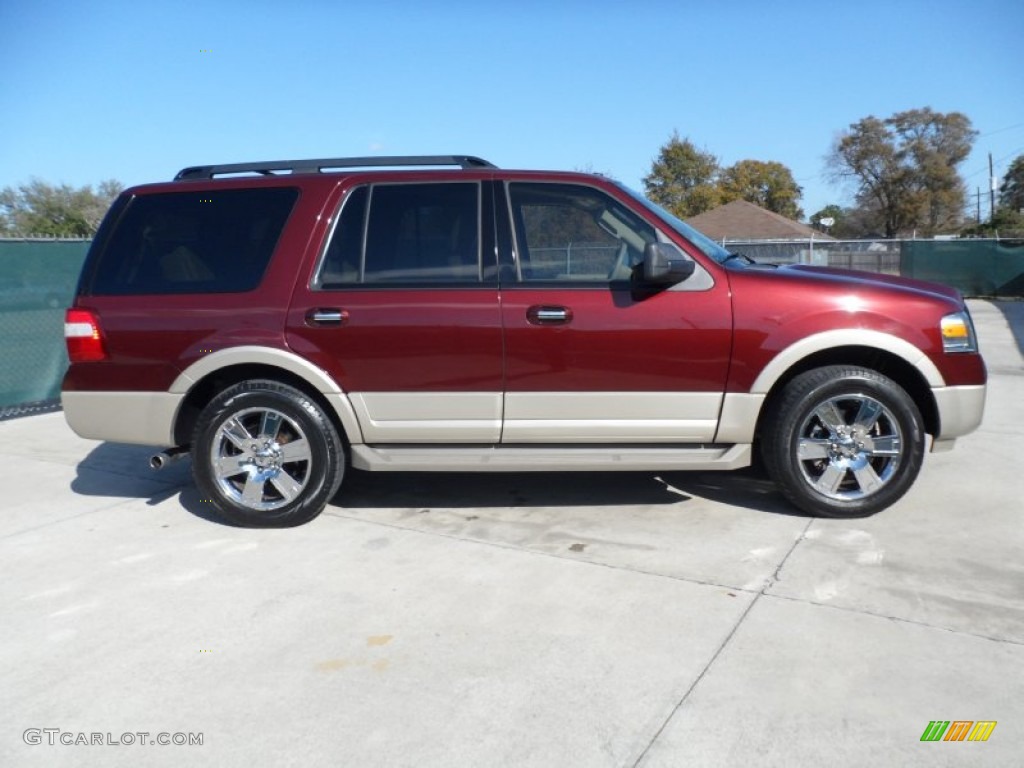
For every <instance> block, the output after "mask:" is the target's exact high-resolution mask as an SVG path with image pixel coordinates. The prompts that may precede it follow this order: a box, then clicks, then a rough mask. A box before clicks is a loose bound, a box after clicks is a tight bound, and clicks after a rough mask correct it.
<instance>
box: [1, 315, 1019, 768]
mask: <svg viewBox="0 0 1024 768" xmlns="http://www.w3.org/2000/svg"><path fill="white" fill-rule="evenodd" d="M971 306H972V312H973V313H974V317H975V321H976V323H977V326H978V330H979V335H980V337H981V341H982V345H983V351H984V353H985V355H986V359H987V361H988V363H989V368H990V371H991V374H992V375H991V381H990V384H991V386H990V395H989V402H988V406H987V409H986V415H985V420H984V423H983V425H982V428H981V429H980V430H979V431H978V432H976V433H975V434H973V435H971V436H969V437H967V438H964V439H962V440H961V441H960V442H959V443H958V444H957V446H956V448H955V449H954V450H953V451H952V452H950V453H943V454H934V455H931V454H930V455H928V456H927V457H926V460H925V466H924V469H923V471H922V473H921V477H920V479H919V480H918V482H917V484H916V486H915V487H914V488H913V489H912V490H911V492H910V493H909V494H908V495H907V496H906V497H905V498H904V499H903V500H902V501H900V502H899V503H898V504H897V505H896V506H894V507H892V508H890V509H889V510H886V511H885V512H882V513H881V514H879V515H877V516H875V517H872V518H869V519H866V520H854V521H835V520H819V519H814V518H808V517H804V516H803V515H802V514H800V513H798V512H796V511H795V510H793V509H792V508H791V507H789V506H788V505H787V504H786V503H785V502H784V501H783V500H782V498H781V497H780V496H779V495H778V494H777V493H776V492H775V490H774V488H773V487H772V486H771V484H770V483H767V482H766V481H764V480H763V479H761V478H759V477H758V476H757V475H756V474H754V473H751V472H738V473H692V474H684V473H676V474H663V475H654V474H644V473H637V474H622V475H619V474H606V475H587V474H552V475H548V474H543V475H500V474H499V475H476V474H467V475H458V474H448V475H411V474H410V475H393V474H374V475H371V474H364V473H352V475H351V476H350V477H349V478H347V480H346V484H345V485H344V487H343V489H342V491H341V493H340V494H339V497H338V498H337V499H336V500H335V503H334V504H333V505H332V506H330V507H328V509H327V511H326V512H325V513H324V514H323V515H322V516H321V517H320V518H318V519H317V520H315V521H314V522H312V523H311V524H309V525H306V526H303V527H300V528H297V529H291V530H283V531H254V530H245V529H239V528H233V527H230V526H227V525H224V524H223V523H221V522H220V521H219V520H217V519H216V518H215V517H214V516H213V515H212V514H211V512H210V510H209V509H208V508H206V507H205V505H204V503H203V502H202V501H201V500H200V499H199V498H198V494H197V493H196V491H195V489H194V488H193V487H192V485H191V481H190V478H189V474H188V469H189V468H188V463H187V460H186V461H183V462H180V463H178V464H177V465H174V466H172V468H171V469H170V470H168V471H166V472H165V473H160V474H154V473H152V472H150V470H149V469H148V467H147V466H146V464H145V457H146V456H147V455H148V451H146V450H143V449H137V448H132V447H124V446H114V445H109V444H97V443H93V442H89V441H84V440H80V439H78V438H77V437H75V436H74V435H73V434H72V433H71V432H70V431H69V430H68V429H67V427H66V426H65V425H64V422H63V416H62V415H61V414H50V415H43V416H34V417H30V418H25V419H19V420H14V421H9V422H3V423H0V466H3V467H4V472H5V475H6V476H7V477H8V483H7V484H6V486H7V487H6V491H7V493H6V503H5V504H4V507H3V509H2V511H0V563H2V569H3V571H2V573H3V579H2V580H0V616H2V619H0V765H4V766H8V765H11V766H22V765H25V766H37V765H38V766H81V765H104V766H136V765H142V764H144V765H157V766H162V765H167V766H171V765H173V766H179V765H210V766H255V767H257V768H262V767H263V766H281V765H295V766H321V765H322V766H417V767H423V766H445V767H446V768H447V767H449V766H474V767H476V766H558V767H561V766H587V767H589V766H624V767H627V766H637V765H639V766H644V767H645V768H650V767H653V766H683V765H685V766H735V765H758V766H790V765H792V766H802V765H821V764H826V763H827V764H829V765H830V766H863V765H869V764H879V765H887V766H902V765H906V766H912V765H925V764H927V765H940V766H956V765H985V766H1019V765H1020V764H1021V758H1020V755H1021V753H1022V744H1024V695H1022V694H1024V563H1022V557H1021V553H1022V552H1024V525H1022V513H1024V503H1022V501H1021V489H1022V483H1021V479H1020V469H1019V463H1018V461H1017V456H1019V455H1021V453H1022V452H1024V428H1022V426H1021V425H1022V424H1024V360H1022V358H1021V355H1020V353H1019V350H1018V349H1017V347H1016V344H1015V342H1014V339H1013V336H1012V334H1011V333H1010V330H1009V327H1008V325H1007V321H1006V319H1005V317H1004V314H1003V313H1001V312H1000V311H999V309H997V308H996V307H994V306H993V305H991V304H987V303H983V302H973V303H972V305H971ZM1007 316H1009V315H1007ZM932 720H950V721H955V720H994V721H997V722H998V725H997V726H996V728H995V730H994V731H993V732H992V735H991V737H990V738H989V740H988V741H987V742H983V743H971V742H960V743H950V742H937V743H923V742H921V741H920V738H921V735H922V733H923V731H924V730H925V728H926V726H927V725H928V723H929V721H932ZM28 729H40V733H39V736H38V740H39V741H41V742H42V743H40V744H26V743H25V741H26V737H25V732H26V730H28ZM41 729H56V730H55V731H54V730H51V731H49V732H45V731H42V730H41ZM139 732H146V733H147V736H145V737H139V736H137V735H133V736H130V739H127V740H131V741H133V742H135V743H132V744H123V743H122V744H118V745H111V744H102V745H101V744H94V745H86V744H81V743H79V744H78V745H75V744H70V745H64V744H61V743H60V740H61V734H64V739H65V740H69V741H79V742H81V741H82V740H83V738H82V735H84V740H85V741H87V742H88V741H90V740H91V739H92V738H93V736H92V735H93V734H99V736H100V740H101V741H104V742H107V741H125V740H126V739H125V737H124V735H125V734H138V733H139ZM161 733H167V734H169V737H174V735H175V734H186V736H187V734H202V744H201V745H197V744H193V745H188V744H183V745H175V744H169V745H166V746H162V745H158V744H157V745H151V744H149V742H150V741H156V740H157V737H158V735H159V734H161ZM51 734H52V736H51ZM50 738H53V739H54V740H55V742H56V743H54V744H53V745H51V744H49V743H48V741H49V739H50ZM27 740H28V741H33V740H35V732H34V731H30V732H29V734H28V737H27ZM140 742H141V743H140Z"/></svg>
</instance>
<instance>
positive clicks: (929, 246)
mask: <svg viewBox="0 0 1024 768" xmlns="http://www.w3.org/2000/svg"><path fill="white" fill-rule="evenodd" d="M900 274H902V275H904V276H906V277H913V278H916V279H918V280H932V281H934V282H936V283H945V284H946V285H952V286H953V287H954V288H958V289H959V290H960V292H961V293H962V294H964V295H965V296H1017V297H1019V296H1024V240H904V241H903V247H902V248H901V249H900Z"/></svg>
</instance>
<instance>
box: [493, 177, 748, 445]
mask: <svg viewBox="0 0 1024 768" xmlns="http://www.w3.org/2000/svg"><path fill="white" fill-rule="evenodd" d="M498 194H499V197H505V201H503V202H504V203H505V204H503V205H499V206H497V208H498V210H503V209H504V210H508V211H509V216H510V221H511V225H510V226H509V227H508V228H507V229H508V234H507V235H503V237H502V240H503V241H504V242H503V250H504V251H506V252H507V251H509V250H510V249H511V250H512V254H511V258H507V254H506V265H507V266H505V267H504V268H503V273H502V285H501V290H502V308H501V312H502V321H503V324H504V328H505V365H506V377H505V388H506V394H505V408H504V410H505V418H504V427H503V432H502V442H504V443H535V442H544V443H701V442H711V441H712V439H713V438H714V434H715V430H716V427H717V424H718V418H719V413H720V410H721V405H722V398H723V391H724V388H725V381H726V375H727V371H728V364H729V353H730V337H731V321H730V302H729V295H728V289H727V286H726V285H725V284H724V283H723V284H719V285H716V284H715V282H714V280H713V279H712V276H711V275H710V274H709V273H708V272H707V271H706V270H705V269H704V268H703V267H701V266H700V265H699V264H698V267H697V271H696V272H695V274H694V275H693V276H692V277H690V278H689V279H687V280H686V281H684V282H683V283H680V284H679V285H677V286H673V287H672V288H669V289H667V290H662V291H658V292H653V293H652V292H647V293H646V294H643V295H640V294H637V293H635V292H634V291H633V290H632V289H631V284H630V274H631V272H632V271H633V268H634V267H635V266H636V265H637V264H639V263H640V262H641V261H642V258H643V250H644V246H645V245H646V244H647V243H649V242H653V241H654V240H655V239H656V238H659V237H661V238H664V235H661V234H659V233H658V232H657V231H656V230H655V228H654V227H653V226H651V224H650V223H648V222H647V221H646V220H644V219H642V218H641V217H640V216H638V215H637V214H636V213H634V212H633V211H632V210H630V209H629V207H628V206H627V205H626V204H625V203H623V202H622V201H621V200H618V199H616V198H615V197H614V196H612V195H611V194H609V192H607V191H605V190H601V189H598V188H597V187H596V186H595V187H590V186H586V185H578V184H554V183H547V182H529V183H527V182H511V183H508V184H506V185H504V187H503V188H499V192H498ZM499 229H501V228H499Z"/></svg>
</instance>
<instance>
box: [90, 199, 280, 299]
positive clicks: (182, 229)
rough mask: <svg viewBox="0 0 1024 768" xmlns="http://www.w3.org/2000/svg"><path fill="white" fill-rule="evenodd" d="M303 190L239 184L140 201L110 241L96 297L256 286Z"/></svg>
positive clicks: (99, 267) (94, 287)
mask: <svg viewBox="0 0 1024 768" xmlns="http://www.w3.org/2000/svg"><path fill="white" fill-rule="evenodd" d="M297 198H298V190H295V189H281V188H275V189H235V190H223V191H218V190H210V189H206V190H203V191H202V192H175V193H169V194H156V195H140V196H138V197H135V198H133V199H132V200H131V201H130V202H129V203H128V205H127V208H126V209H125V211H124V213H123V214H122V216H121V217H120V219H119V221H118V222H117V225H116V229H115V230H114V231H113V232H112V233H111V235H110V237H109V239H108V240H107V241H106V242H105V244H104V246H103V252H102V254H100V256H99V258H98V260H97V263H96V267H95V270H94V272H93V273H92V275H93V276H92V282H91V285H90V290H91V292H92V293H93V294H95V295H100V296H103V295H114V296H117V295H127V294H167V293H238V292H243V291H251V290H253V289H254V288H255V287H256V286H257V285H259V283H260V280H262V279H263V273H264V271H265V270H266V267H267V264H268V262H269V261H270V257H271V255H272V254H273V253H274V248H275V247H276V245H277V240H278V237H279V236H280V235H281V230H282V229H283V228H284V224H285V222H286V221H287V219H288V214H289V213H290V212H291V210H292V207H293V205H294V204H295V200H296V199H297Z"/></svg>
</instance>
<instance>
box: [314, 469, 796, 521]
mask: <svg viewBox="0 0 1024 768" xmlns="http://www.w3.org/2000/svg"><path fill="white" fill-rule="evenodd" d="M695 496H697V497H700V498H704V499H708V500H710V501H716V502H720V503H723V504H730V505H732V506H738V507H745V508H748V509H753V510H757V511H760V512H769V513H772V514H779V515H787V516H805V515H804V513H803V512H800V511H799V510H797V509H796V508H795V507H793V506H792V505H790V504H789V503H788V502H786V500H785V499H784V498H783V497H782V496H781V494H779V493H778V491H777V490H776V489H775V486H774V485H773V484H772V483H771V482H770V481H769V480H767V479H766V478H764V476H763V475H762V474H760V473H759V472H758V471H757V470H754V469H749V470H737V471H733V472H657V473H655V472H601V473H598V472H521V473H519V472H493V473H483V472H439V473H413V472H360V471H352V470H349V472H348V474H347V475H346V477H345V482H344V483H343V485H342V487H341V490H340V491H339V492H338V494H337V495H336V496H335V497H334V499H332V501H331V505H332V506H335V507H342V508H344V507H350V508H365V509H379V508H396V507H397V508H402V507H407V508H415V507H420V508H427V509H464V508H467V507H580V506H585V507H586V506H589V507H594V506H600V507H608V506H633V505H636V506H645V505H647V506H653V505H661V504H678V503H680V502H689V501H692V500H693V497H695Z"/></svg>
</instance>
